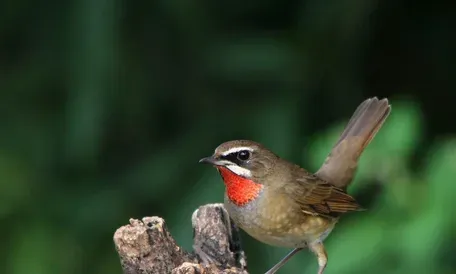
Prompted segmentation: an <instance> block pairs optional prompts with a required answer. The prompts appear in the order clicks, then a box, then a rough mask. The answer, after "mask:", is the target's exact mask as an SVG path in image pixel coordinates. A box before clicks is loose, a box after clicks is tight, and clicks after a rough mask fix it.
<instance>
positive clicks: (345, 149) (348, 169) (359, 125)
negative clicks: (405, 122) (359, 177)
mask: <svg viewBox="0 0 456 274" xmlns="http://www.w3.org/2000/svg"><path fill="white" fill-rule="evenodd" d="M390 111H391V106H390V105H389V103H388V100H387V99H386V98H385V99H382V100H378V99H377V98H376V97H374V98H370V99H367V100H365V101H364V102H363V103H361V104H360V105H359V107H358V108H357V109H356V111H355V113H353V115H352V117H351V119H350V121H349V122H348V124H347V126H346V127H345V129H344V131H343V132H342V134H341V135H340V137H339V140H338V141H337V143H336V144H335V145H334V147H333V149H332V150H331V153H330V154H329V156H328V157H327V158H326V160H325V163H324V164H323V165H322V166H321V168H320V169H319V170H318V171H317V172H316V173H315V174H316V175H317V176H318V177H320V178H322V179H323V180H325V181H328V182H330V183H331V184H333V185H335V186H337V187H340V188H346V187H347V185H348V184H350V182H351V181H352V178H353V176H354V173H355V171H356V166H357V164H358V159H359V156H360V155H361V153H362V152H363V150H364V149H365V148H366V146H367V145H368V144H369V143H370V141H372V139H373V138H374V136H375V134H376V133H377V132H378V130H379V129H380V128H381V127H382V125H383V122H385V120H386V118H387V117H388V115H389V113H390Z"/></svg>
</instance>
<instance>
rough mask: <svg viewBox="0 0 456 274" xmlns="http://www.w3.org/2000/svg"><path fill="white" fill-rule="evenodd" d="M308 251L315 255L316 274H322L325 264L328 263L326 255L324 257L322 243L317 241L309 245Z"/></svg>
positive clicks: (324, 252) (324, 251)
mask: <svg viewBox="0 0 456 274" xmlns="http://www.w3.org/2000/svg"><path fill="white" fill-rule="evenodd" d="M309 249H310V250H311V251H312V252H313V253H314V254H315V255H317V259H318V274H323V271H324V270H325V267H326V263H327V262H328V255H326V250H325V247H324V246H323V243H322V242H320V241H318V242H314V243H312V244H309Z"/></svg>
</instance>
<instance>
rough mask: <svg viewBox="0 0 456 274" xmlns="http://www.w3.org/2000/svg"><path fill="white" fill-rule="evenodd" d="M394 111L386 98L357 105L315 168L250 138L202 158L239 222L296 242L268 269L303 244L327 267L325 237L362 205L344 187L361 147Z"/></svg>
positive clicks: (278, 242) (262, 237) (280, 242)
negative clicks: (215, 174)
mask: <svg viewBox="0 0 456 274" xmlns="http://www.w3.org/2000/svg"><path fill="white" fill-rule="evenodd" d="M390 111H391V106H390V105H389V103H388V100H387V99H386V98H385V99H382V100H378V99H377V98H376V97H374V98H370V99H367V100H366V101H364V102H363V103H362V104H361V105H359V107H358V108H357V109H356V111H355V113H354V114H353V116H352V118H351V119H350V121H349V122H348V124H347V126H346V127H345V129H344V131H343V132H342V134H341V136H340V137H339V140H338V141H337V142H336V145H335V146H334V147H333V149H332V151H331V153H330V154H329V156H328V157H327V158H326V160H325V162H324V164H323V165H322V166H321V168H320V169H319V170H318V171H317V172H316V173H315V174H312V173H310V172H308V171H307V170H305V169H303V168H301V167H299V166H297V165H294V164H292V163H290V162H288V161H286V160H284V159H281V158H280V157H278V156H277V155H276V154H274V153H273V152H271V151H269V150H268V149H267V148H265V147H264V146H262V145H261V144H259V143H256V142H253V141H248V140H236V141H229V142H226V143H223V144H221V145H220V146H219V147H217V148H216V150H215V152H214V154H213V155H212V156H210V157H206V158H203V159H201V160H200V163H207V164H211V165H214V166H215V167H216V168H217V169H218V171H219V173H220V175H221V176H222V179H223V181H224V183H225V186H226V192H225V207H226V209H227V211H228V213H229V215H230V217H231V218H232V220H233V221H234V222H235V223H236V225H238V226H239V227H240V228H242V229H243V230H244V231H245V232H247V234H249V235H251V236H252V237H253V238H255V239H257V240H259V241H261V242H264V243H266V244H269V245H273V246H280V247H289V248H294V249H293V250H292V251H291V252H290V253H289V254H288V255H286V256H285V257H284V258H283V259H282V260H281V261H280V262H278V263H277V264H276V265H275V266H274V267H272V268H271V269H270V270H269V271H268V272H267V274H272V273H275V272H276V271H277V270H279V268H280V267H282V266H283V265H284V264H285V263H286V262H287V261H288V260H289V259H290V258H291V257H292V256H293V255H294V254H296V253H297V252H298V251H300V250H302V249H303V248H305V247H308V248H309V249H310V250H311V251H312V252H313V253H315V254H316V256H317V258H318V265H319V268H318V273H319V274H322V273H323V271H324V269H325V267H326V263H327V260H328V257H327V255H326V251H325V248H324V246H323V241H324V239H325V238H326V237H327V236H328V235H329V233H330V232H331V230H332V229H333V228H334V225H335V224H336V223H337V221H338V220H339V218H340V216H341V215H343V214H344V213H347V212H350V211H358V210H361V207H360V205H359V204H358V203H357V202H356V200H355V199H354V198H353V197H352V196H350V195H349V194H347V193H346V188H347V186H348V185H349V184H350V182H351V181H352V178H353V176H354V173H355V170H356V166H357V163H358V159H359V157H360V155H361V153H362V152H363V150H364V149H365V148H366V146H367V145H368V144H369V142H370V141H371V140H372V138H374V136H375V134H376V133H377V132H378V130H379V129H380V128H381V126H382V124H383V122H384V121H385V120H386V118H387V117H388V115H389V113H390Z"/></svg>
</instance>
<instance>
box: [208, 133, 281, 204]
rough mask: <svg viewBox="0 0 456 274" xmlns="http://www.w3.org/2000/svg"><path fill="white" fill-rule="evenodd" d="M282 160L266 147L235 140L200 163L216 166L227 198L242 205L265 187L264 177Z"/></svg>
mask: <svg viewBox="0 0 456 274" xmlns="http://www.w3.org/2000/svg"><path fill="white" fill-rule="evenodd" d="M277 159H278V157H277V156H276V155H275V154H274V153H272V152H271V151H269V150H268V149H267V148H265V147H264V146H263V145H261V144H259V143H256V142H253V141H249V140H235V141H229V142H225V143H223V144H221V145H219V146H218V147H217V148H216V149H215V152H214V154H213V155H212V156H209V157H206V158H203V159H201V160H200V163H205V164H211V165H213V166H215V167H216V168H217V169H218V171H219V172H220V175H221V176H222V178H223V181H224V183H225V185H226V190H227V196H228V198H230V199H231V201H233V202H234V203H236V204H238V205H242V204H246V203H248V202H249V201H251V200H253V199H254V198H255V197H256V196H257V195H258V194H259V192H260V191H261V189H262V188H263V184H264V182H265V180H264V178H265V177H266V176H267V175H268V174H269V172H270V171H271V170H272V168H273V167H274V165H275V163H276V161H277Z"/></svg>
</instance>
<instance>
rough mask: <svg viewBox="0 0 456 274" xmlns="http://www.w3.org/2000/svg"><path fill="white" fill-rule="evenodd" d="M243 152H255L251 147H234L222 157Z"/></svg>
mask: <svg viewBox="0 0 456 274" xmlns="http://www.w3.org/2000/svg"><path fill="white" fill-rule="evenodd" d="M242 150H248V151H253V148H251V147H233V148H230V149H228V150H227V151H225V152H223V154H222V155H223V156H226V155H228V154H231V153H236V152H239V151H242Z"/></svg>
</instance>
